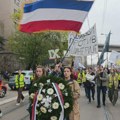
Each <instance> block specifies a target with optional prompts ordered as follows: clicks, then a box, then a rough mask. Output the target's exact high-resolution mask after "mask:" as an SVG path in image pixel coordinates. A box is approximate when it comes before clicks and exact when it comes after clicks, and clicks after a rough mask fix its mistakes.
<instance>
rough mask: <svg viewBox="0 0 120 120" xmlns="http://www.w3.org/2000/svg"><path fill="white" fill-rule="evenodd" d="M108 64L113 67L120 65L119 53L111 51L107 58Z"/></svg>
mask: <svg viewBox="0 0 120 120" xmlns="http://www.w3.org/2000/svg"><path fill="white" fill-rule="evenodd" d="M109 62H110V63H113V64H115V65H120V53H119V52H116V51H112V52H111V54H110V57H109Z"/></svg>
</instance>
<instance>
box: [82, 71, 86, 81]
mask: <svg viewBox="0 0 120 120" xmlns="http://www.w3.org/2000/svg"><path fill="white" fill-rule="evenodd" d="M82 76H83V77H82V82H86V74H85V72H84V71H83V72H82Z"/></svg>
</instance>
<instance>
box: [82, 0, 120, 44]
mask: <svg viewBox="0 0 120 120" xmlns="http://www.w3.org/2000/svg"><path fill="white" fill-rule="evenodd" d="M105 6H106V7H105ZM103 16H104V17H103ZM88 21H89V25H90V27H92V26H93V25H94V24H95V23H96V29H97V37H98V43H104V42H105V35H101V33H104V34H108V33H109V31H110V30H111V32H112V34H111V39H110V44H114V45H120V0H95V2H94V4H93V6H92V9H91V10H90V12H89V15H88V19H86V20H85V22H84V24H83V26H82V29H81V32H82V33H84V32H85V31H87V30H88V29H89V26H88Z"/></svg>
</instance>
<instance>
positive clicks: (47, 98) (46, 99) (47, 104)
mask: <svg viewBox="0 0 120 120" xmlns="http://www.w3.org/2000/svg"><path fill="white" fill-rule="evenodd" d="M51 100H52V98H51V97H50V96H46V97H45V98H43V99H42V101H41V103H42V104H44V106H45V107H46V108H48V107H49V106H50V104H51Z"/></svg>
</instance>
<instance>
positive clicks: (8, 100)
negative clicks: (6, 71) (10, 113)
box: [0, 93, 28, 105]
mask: <svg viewBox="0 0 120 120" xmlns="http://www.w3.org/2000/svg"><path fill="white" fill-rule="evenodd" d="M23 95H24V96H28V93H24V94H23ZM16 99H17V96H16V97H12V98H9V99H6V100H4V101H1V102H0V105H3V104H6V103H9V102H12V101H14V100H16Z"/></svg>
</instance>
